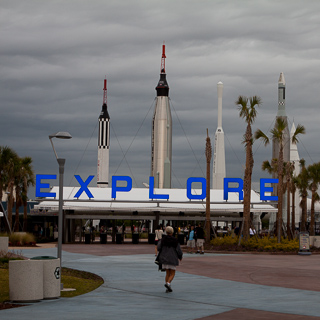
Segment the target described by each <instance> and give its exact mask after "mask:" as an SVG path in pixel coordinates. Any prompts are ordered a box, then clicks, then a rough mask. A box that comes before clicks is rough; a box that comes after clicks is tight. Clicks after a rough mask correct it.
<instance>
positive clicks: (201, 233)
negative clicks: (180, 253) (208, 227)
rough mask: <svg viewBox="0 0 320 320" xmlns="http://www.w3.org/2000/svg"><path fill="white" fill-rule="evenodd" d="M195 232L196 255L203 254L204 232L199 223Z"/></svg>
mask: <svg viewBox="0 0 320 320" xmlns="http://www.w3.org/2000/svg"><path fill="white" fill-rule="evenodd" d="M195 232H196V235H197V252H196V253H200V254H204V230H203V228H202V225H201V223H199V224H198V226H197V227H196V230H195ZM200 250H201V251H200Z"/></svg>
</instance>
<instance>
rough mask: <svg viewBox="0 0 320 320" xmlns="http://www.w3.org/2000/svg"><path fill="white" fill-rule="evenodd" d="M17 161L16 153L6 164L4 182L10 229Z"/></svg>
mask: <svg viewBox="0 0 320 320" xmlns="http://www.w3.org/2000/svg"><path fill="white" fill-rule="evenodd" d="M18 161H19V157H18V155H17V154H16V153H14V154H13V155H12V157H11V158H9V160H8V162H7V164H6V176H7V178H6V181H5V189H6V190H8V208H7V211H8V221H9V224H10V227H12V208H13V204H14V196H13V192H14V185H15V177H16V164H17V162H18Z"/></svg>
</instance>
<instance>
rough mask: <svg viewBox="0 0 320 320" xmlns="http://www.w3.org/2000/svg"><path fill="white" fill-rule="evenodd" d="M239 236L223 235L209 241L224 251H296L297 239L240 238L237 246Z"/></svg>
mask: <svg viewBox="0 0 320 320" xmlns="http://www.w3.org/2000/svg"><path fill="white" fill-rule="evenodd" d="M238 241H239V238H232V237H231V236H225V237H223V238H220V237H219V238H215V239H213V240H212V241H211V244H212V245H213V247H214V249H216V250H225V251H259V252H298V250H299V240H298V239H294V240H288V239H284V238H281V242H280V243H278V242H277V239H276V238H270V237H263V238H256V237H252V238H250V239H248V240H247V241H244V240H242V241H241V243H240V246H238Z"/></svg>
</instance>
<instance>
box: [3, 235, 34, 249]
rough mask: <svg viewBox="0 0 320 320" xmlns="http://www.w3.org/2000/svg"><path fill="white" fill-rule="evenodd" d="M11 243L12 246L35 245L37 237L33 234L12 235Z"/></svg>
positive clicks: (10, 236) (10, 237)
mask: <svg viewBox="0 0 320 320" xmlns="http://www.w3.org/2000/svg"><path fill="white" fill-rule="evenodd" d="M9 243H10V245H11V246H21V245H34V244H35V237H34V235H33V234H32V233H24V232H22V233H18V232H17V233H11V234H10V235H9Z"/></svg>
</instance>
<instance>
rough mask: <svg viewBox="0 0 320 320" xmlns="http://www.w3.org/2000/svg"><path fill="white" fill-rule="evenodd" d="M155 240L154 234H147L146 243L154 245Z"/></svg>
mask: <svg viewBox="0 0 320 320" xmlns="http://www.w3.org/2000/svg"><path fill="white" fill-rule="evenodd" d="M155 238H156V234H155V233H149V234H148V243H149V244H154V240H155Z"/></svg>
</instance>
